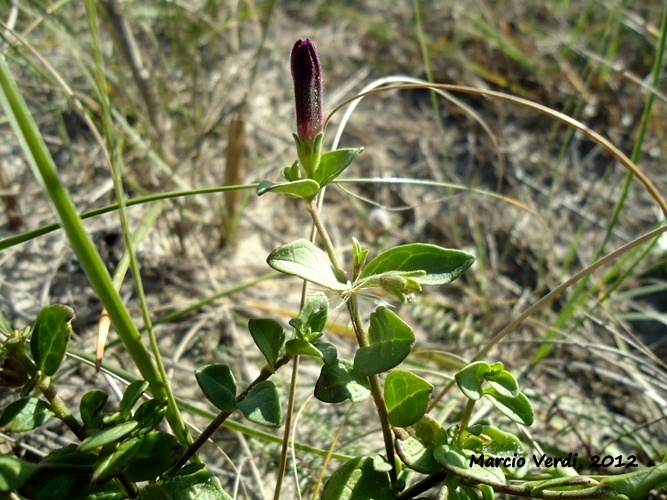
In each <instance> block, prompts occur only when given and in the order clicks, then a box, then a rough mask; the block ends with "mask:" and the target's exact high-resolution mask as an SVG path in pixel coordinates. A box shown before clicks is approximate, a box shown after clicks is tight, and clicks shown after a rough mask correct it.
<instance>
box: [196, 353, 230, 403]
mask: <svg viewBox="0 0 667 500" xmlns="http://www.w3.org/2000/svg"><path fill="white" fill-rule="evenodd" d="M195 377H196V378H197V383H198V384H199V387H201V390H202V391H203V392H204V395H205V396H206V399H208V400H209V401H210V402H211V403H213V405H214V406H215V407H216V408H217V409H219V410H222V411H234V410H235V409H236V380H235V379H234V374H233V373H232V370H231V368H229V366H227V365H223V364H215V365H204V366H201V367H199V368H197V369H196V370H195Z"/></svg>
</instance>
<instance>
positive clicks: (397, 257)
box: [359, 243, 475, 285]
mask: <svg viewBox="0 0 667 500" xmlns="http://www.w3.org/2000/svg"><path fill="white" fill-rule="evenodd" d="M474 261H475V257H474V256H472V255H470V254H469V253H467V252H464V251H462V250H452V249H449V248H442V247H439V246H436V245H429V244H426V243H410V244H407V245H400V246H397V247H394V248H390V249H389V250H387V251H385V252H383V253H381V254H380V255H378V256H377V257H375V258H374V259H373V260H372V261H370V262H369V263H368V265H367V266H366V267H365V268H364V270H363V271H362V273H361V275H360V276H359V279H364V278H368V277H370V276H373V275H376V274H382V273H386V272H389V271H425V274H424V275H423V276H420V277H416V278H414V280H415V281H416V282H417V283H419V284H420V285H444V284H447V283H449V282H451V281H454V280H455V279H456V278H458V277H459V276H460V275H461V274H463V273H464V272H465V271H466V270H467V269H468V268H469V267H470V266H471V265H472V263H473V262H474Z"/></svg>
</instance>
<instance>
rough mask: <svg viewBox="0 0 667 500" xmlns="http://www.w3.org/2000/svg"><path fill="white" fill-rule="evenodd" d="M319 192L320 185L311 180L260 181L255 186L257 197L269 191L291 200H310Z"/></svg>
mask: <svg viewBox="0 0 667 500" xmlns="http://www.w3.org/2000/svg"><path fill="white" fill-rule="evenodd" d="M286 173H287V172H286ZM290 173H291V172H290ZM319 190H320V185H319V184H318V183H317V182H315V181H314V180H312V179H300V180H297V181H291V182H271V181H262V182H260V183H259V186H257V194H258V195H259V196H262V195H263V194H264V193H268V192H269V191H271V192H272V193H282V194H286V195H288V196H291V197H292V198H312V197H313V196H315V195H316V194H317V192H318V191H319Z"/></svg>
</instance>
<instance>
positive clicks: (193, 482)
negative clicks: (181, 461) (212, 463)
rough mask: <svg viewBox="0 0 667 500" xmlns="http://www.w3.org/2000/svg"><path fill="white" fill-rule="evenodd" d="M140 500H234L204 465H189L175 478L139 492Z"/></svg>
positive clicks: (169, 477)
mask: <svg viewBox="0 0 667 500" xmlns="http://www.w3.org/2000/svg"><path fill="white" fill-rule="evenodd" d="M137 499H138V500H154V499H173V500H232V497H231V496H229V495H228V494H227V493H225V491H224V490H223V489H222V485H221V484H220V481H219V480H218V478H217V477H215V476H214V475H213V474H212V473H211V472H209V471H208V470H207V469H205V468H204V465H203V464H188V465H186V466H185V467H183V468H182V469H181V470H179V471H178V472H177V473H176V474H174V475H173V476H168V477H164V478H162V479H161V480H160V481H158V482H157V483H154V484H149V485H148V486H146V487H145V488H144V489H142V490H141V491H140V492H139V496H138V497H137Z"/></svg>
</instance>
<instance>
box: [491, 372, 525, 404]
mask: <svg viewBox="0 0 667 500" xmlns="http://www.w3.org/2000/svg"><path fill="white" fill-rule="evenodd" d="M486 381H487V382H488V383H489V385H490V386H491V387H493V388H494V389H495V390H496V391H498V393H499V394H502V395H503V396H507V397H509V398H516V397H517V396H518V395H519V384H518V382H517V381H516V379H515V378H514V376H513V375H512V374H511V373H510V372H508V371H507V370H500V371H499V372H496V373H493V374H489V375H487V376H486Z"/></svg>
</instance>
